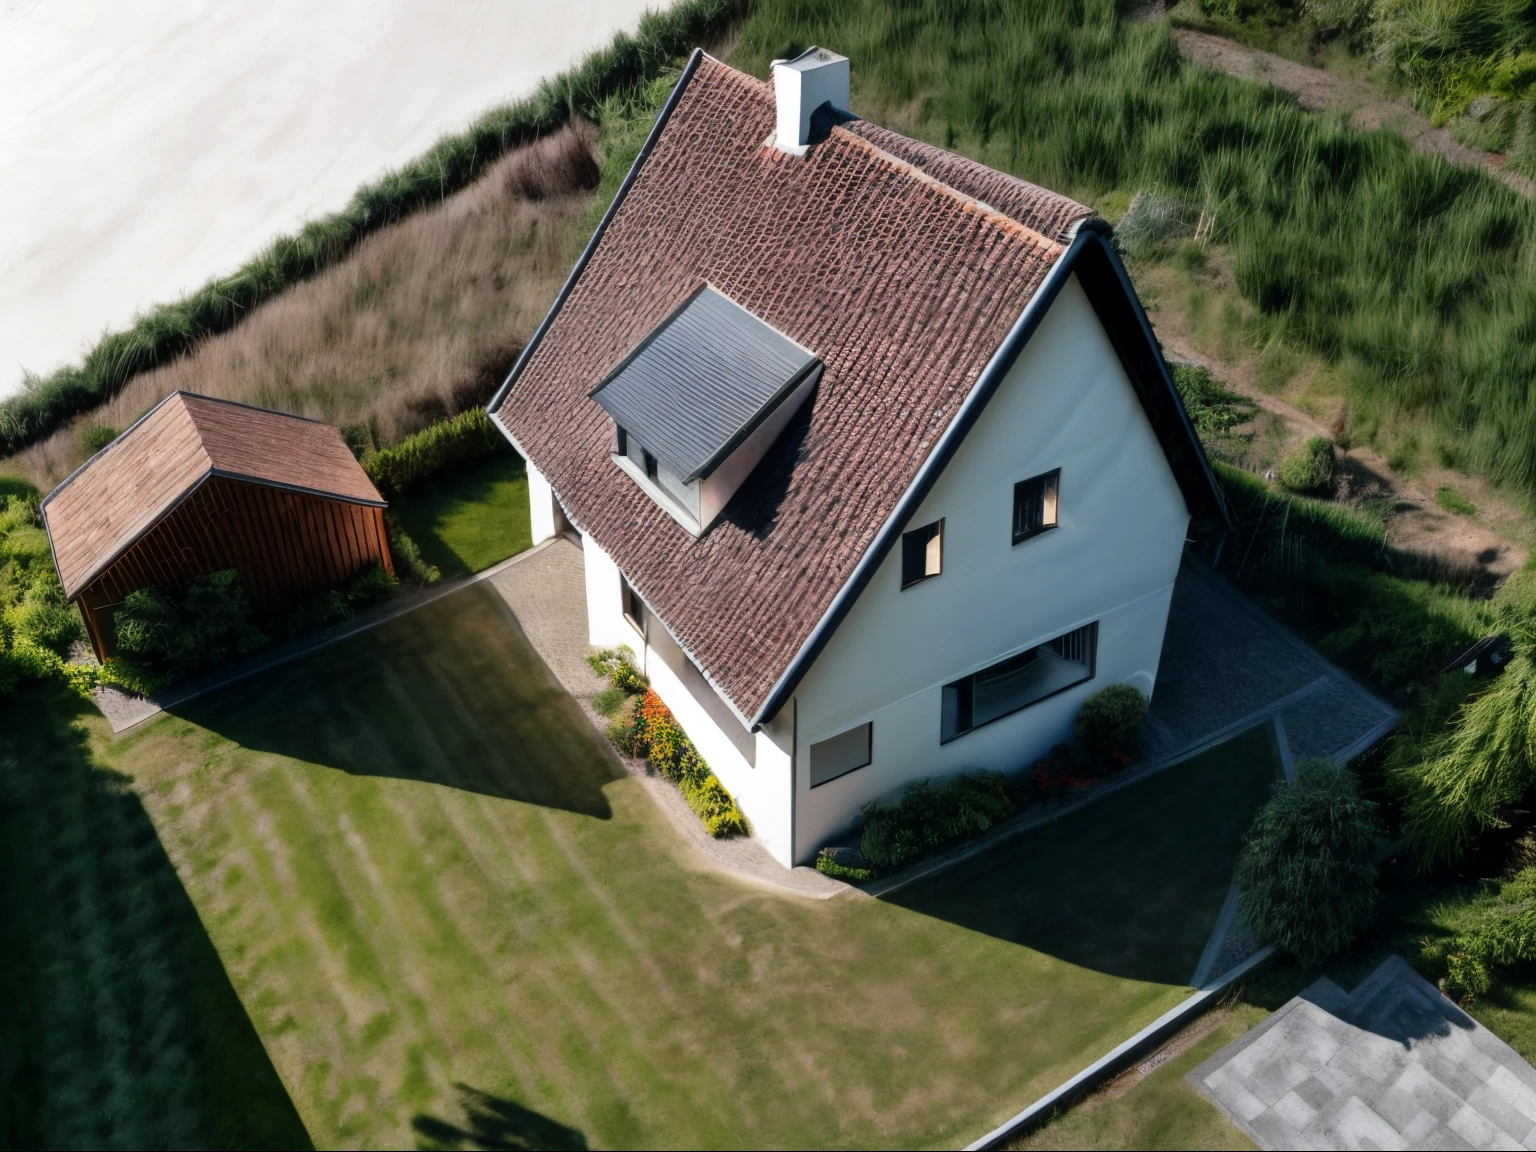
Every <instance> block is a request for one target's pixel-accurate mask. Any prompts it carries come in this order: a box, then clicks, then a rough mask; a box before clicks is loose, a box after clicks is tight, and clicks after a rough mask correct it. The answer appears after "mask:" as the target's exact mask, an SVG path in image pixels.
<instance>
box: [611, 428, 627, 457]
mask: <svg viewBox="0 0 1536 1152" xmlns="http://www.w3.org/2000/svg"><path fill="white" fill-rule="evenodd" d="M613 454H614V455H615V456H628V455H629V433H628V432H626V431H624V429H623V428H622V427H621V426H620V425H618V424H615V425H614V426H613Z"/></svg>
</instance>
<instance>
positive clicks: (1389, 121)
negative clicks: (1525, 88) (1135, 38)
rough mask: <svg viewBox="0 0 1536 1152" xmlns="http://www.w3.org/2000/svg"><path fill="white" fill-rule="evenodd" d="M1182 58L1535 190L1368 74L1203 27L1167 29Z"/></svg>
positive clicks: (1527, 191)
mask: <svg viewBox="0 0 1536 1152" xmlns="http://www.w3.org/2000/svg"><path fill="white" fill-rule="evenodd" d="M1171 31H1172V33H1173V39H1174V41H1175V42H1176V43H1177V44H1178V46H1179V51H1180V52H1181V53H1182V54H1183V56H1184V58H1185V59H1186V60H1188V61H1189V62H1190V63H1192V64H1198V65H1200V66H1201V67H1203V68H1211V69H1214V70H1215V71H1217V72H1225V73H1226V74H1227V75H1228V76H1237V77H1239V78H1241V79H1243V80H1256V81H1258V82H1259V83H1262V84H1272V85H1274V86H1275V87H1276V88H1279V89H1281V90H1282V91H1285V92H1289V93H1291V94H1292V95H1293V96H1295V97H1296V99H1297V101H1298V102H1299V103H1300V104H1301V106H1302V107H1303V108H1308V109H1311V110H1312V111H1314V112H1342V113H1345V114H1347V115H1348V116H1349V123H1350V126H1351V127H1353V128H1356V129H1359V130H1360V131H1362V132H1368V131H1372V130H1374V129H1377V128H1385V129H1387V130H1388V131H1392V132H1396V133H1398V134H1399V135H1400V136H1402V137H1403V139H1405V140H1407V141H1408V142H1409V143H1410V144H1412V145H1413V147H1414V148H1415V149H1417V150H1418V151H1420V152H1426V153H1428V154H1430V155H1432V156H1439V157H1441V158H1442V159H1444V160H1447V161H1449V162H1450V163H1452V164H1457V165H1460V166H1461V167H1463V168H1482V169H1484V170H1485V171H1487V172H1491V173H1492V174H1493V175H1495V176H1497V177H1498V178H1499V179H1500V180H1502V181H1504V183H1505V184H1507V185H1509V186H1510V187H1511V188H1513V189H1514V190H1515V191H1517V192H1519V193H1521V194H1522V195H1525V196H1536V181H1532V180H1528V179H1526V178H1525V177H1524V176H1521V175H1519V174H1518V173H1515V172H1511V171H1510V170H1509V169H1507V168H1505V167H1504V158H1503V157H1502V156H1498V155H1495V154H1494V153H1492V152H1484V151H1482V150H1481V149H1479V148H1469V147H1467V146H1466V145H1465V144H1463V143H1461V142H1460V141H1459V140H1457V139H1456V138H1455V137H1454V136H1452V135H1451V133H1450V132H1449V131H1448V130H1446V129H1444V128H1436V127H1435V126H1434V125H1433V124H1432V123H1430V121H1429V118H1428V117H1427V116H1425V115H1423V114H1422V113H1421V112H1418V111H1416V110H1414V109H1413V108H1412V107H1411V106H1409V105H1408V104H1405V103H1403V102H1402V101H1399V100H1393V99H1392V98H1391V97H1389V96H1385V95H1383V94H1382V93H1381V92H1380V91H1379V90H1378V89H1377V88H1376V87H1374V86H1373V85H1372V84H1371V83H1370V82H1369V81H1368V80H1362V79H1358V78H1356V77H1351V76H1340V75H1338V74H1337V73H1335V72H1329V71H1327V70H1326V69H1323V68H1314V67H1312V66H1310V65H1307V64H1298V63H1297V62H1296V61H1294V60H1287V59H1286V58H1285V57H1284V56H1277V55H1275V54H1274V53H1273V52H1265V51H1263V50H1262V49H1259V48H1250V47H1248V46H1247V45H1245V44H1238V43H1235V42H1233V41H1231V40H1227V39H1224V38H1223V37H1221V36H1213V35H1211V34H1210V33H1208V32H1196V31H1194V30H1193V29H1189V28H1174V29H1171Z"/></svg>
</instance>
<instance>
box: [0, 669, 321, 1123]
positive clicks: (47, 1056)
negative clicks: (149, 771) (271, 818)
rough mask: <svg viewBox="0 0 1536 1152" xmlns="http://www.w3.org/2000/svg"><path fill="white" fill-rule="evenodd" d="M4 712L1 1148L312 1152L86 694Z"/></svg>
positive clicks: (0, 739) (46, 694)
mask: <svg viewBox="0 0 1536 1152" xmlns="http://www.w3.org/2000/svg"><path fill="white" fill-rule="evenodd" d="M3 707H4V708H5V710H6V711H5V715H4V722H3V723H0V925H3V926H4V928H3V931H0V1038H3V1043H0V1147H9V1148H25V1147H60V1146H64V1147H87V1148H89V1147H96V1148H102V1147H178V1146H191V1147H222V1148H228V1147H246V1148H311V1147H313V1145H312V1144H311V1142H310V1140H309V1136H308V1134H307V1133H306V1132H305V1130H304V1125H303V1122H302V1121H301V1120H300V1119H299V1115H298V1112H297V1111H296V1110H295V1108H294V1106H293V1102H292V1101H291V1100H290V1098H289V1096H288V1093H287V1090H286V1089H285V1088H284V1086H283V1083H282V1081H281V1080H280V1079H279V1078H278V1075H277V1072H276V1070H275V1069H274V1068H273V1067H272V1063H271V1060H270V1059H269V1058H268V1057H267V1053H266V1050H265V1048H263V1046H262V1042H261V1038H260V1037H259V1036H258V1035H257V1033H256V1030H255V1028H254V1027H253V1026H252V1024H251V1021H250V1018H249V1017H248V1016H247V1015H246V1012H245V1008H244V1006H243V1005H242V1004H241V1002H240V999H239V996H238V995H237V994H236V992H235V990H234V988H233V986H232V985H231V984H230V982H229V977H228V975H227V974H226V972H225V971H224V966H223V963H222V962H221V960H220V958H219V955H218V952H217V951H216V950H215V948H214V946H213V943H212V941H211V940H210V939H209V938H208V935H207V932H206V930H205V929H204V927H203V924H202V921H201V919H200V918H199V916H198V913H197V910H196V908H194V907H193V905H192V901H191V900H190V899H189V897H188V896H187V892H186V890H185V888H183V887H182V884H181V881H180V878H179V877H178V876H177V874H176V870H175V868H174V866H173V865H172V864H171V861H170V859H169V857H168V856H167V855H166V852H165V848H164V847H163V845H162V844H161V842H160V839H159V837H158V835H157V834H156V831H155V827H154V825H153V824H152V823H151V821H150V819H149V815H148V813H146V812H145V810H144V807H143V805H142V803H141V802H140V801H139V798H138V796H137V795H135V794H134V793H133V792H132V791H131V790H130V789H129V788H128V787H127V784H128V782H127V781H126V780H125V779H124V778H123V777H121V776H120V775H118V774H116V773H114V772H110V771H107V770H105V769H103V768H102V767H101V766H100V765H99V764H97V762H96V761H95V759H94V757H93V755H92V752H91V749H90V746H89V743H88V738H87V733H86V730H85V729H84V728H83V727H82V726H81V725H80V724H79V723H78V721H79V720H80V718H81V717H82V715H83V714H84V713H86V712H87V710H88V709H89V705H88V704H86V703H85V702H84V701H83V700H81V699H80V698H79V697H78V696H75V695H74V694H73V693H71V692H69V691H68V690H66V689H65V688H64V687H63V686H62V685H59V684H56V683H45V684H41V685H36V686H33V687H30V688H28V689H26V690H25V691H24V692H23V693H22V695H20V696H19V697H17V698H15V699H12V700H8V701H6V702H5V703H4V705H3Z"/></svg>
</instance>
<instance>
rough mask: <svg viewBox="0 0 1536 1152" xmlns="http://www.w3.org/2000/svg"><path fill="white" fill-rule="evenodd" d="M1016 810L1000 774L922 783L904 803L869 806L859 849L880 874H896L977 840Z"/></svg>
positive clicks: (910, 790) (908, 792)
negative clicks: (937, 785)
mask: <svg viewBox="0 0 1536 1152" xmlns="http://www.w3.org/2000/svg"><path fill="white" fill-rule="evenodd" d="M1012 812H1013V801H1011V800H1010V799H1009V798H1008V792H1007V790H1006V789H1005V788H1004V786H1003V778H1002V776H1000V775H999V774H997V773H995V772H978V773H977V774H976V775H975V776H960V777H958V778H957V779H955V780H954V781H952V782H951V783H949V784H946V785H944V786H943V787H941V788H934V787H932V786H931V785H930V784H929V783H928V781H926V780H920V781H918V782H917V783H916V784H912V785H910V786H908V788H907V790H906V792H905V794H904V795H903V796H902V798H901V801H900V802H899V803H898V804H896V805H895V806H894V807H890V808H883V807H881V806H880V804H879V802H878V801H871V802H870V803H869V804H867V805H865V807H864V835H863V836H862V837H861V838H860V841H859V851H861V852H862V853H863V854H864V858H865V859H866V860H868V861H869V863H870V864H871V865H873V866H874V867H875V868H877V869H878V870H879V871H880V872H882V873H884V872H892V871H895V870H896V869H897V868H900V867H902V866H903V865H906V864H910V863H911V862H912V861H914V860H918V859H920V858H922V857H924V856H929V855H932V854H933V853H934V852H939V851H942V850H943V849H945V848H949V847H952V846H953V845H955V844H960V843H963V842H964V841H966V840H972V839H975V838H976V837H977V836H980V835H981V834H982V833H983V832H985V831H986V830H987V829H989V828H991V827H992V826H993V825H994V824H997V823H998V822H999V821H1001V820H1004V819H1006V818H1007V817H1008V816H1009V815H1010V814H1011V813H1012Z"/></svg>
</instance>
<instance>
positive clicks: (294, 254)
mask: <svg viewBox="0 0 1536 1152" xmlns="http://www.w3.org/2000/svg"><path fill="white" fill-rule="evenodd" d="M745 8H746V4H745V0H679V2H678V3H675V4H674V5H673V6H672V7H671V8H669V9H667V10H666V11H664V12H647V13H646V14H645V15H644V16H642V17H641V19H640V27H639V29H638V31H637V32H636V33H635V34H634V35H630V34H628V33H626V32H620V33H619V34H618V35H617V36H615V37H614V39H613V42H612V43H611V44H610V45H609V46H608V47H606V48H600V49H597V50H596V51H593V52H590V53H588V54H587V56H586V57H585V58H583V60H582V61H581V63H579V64H578V65H576V67H575V68H572V69H570V70H569V71H567V72H564V73H562V74H561V75H559V76H556V77H553V78H551V79H549V80H546V81H544V82H543V83H541V84H540V85H539V87H538V89H537V90H536V91H534V92H533V94H532V95H530V96H528V97H526V98H524V99H523V100H520V101H518V102H517V103H516V104H510V105H504V106H502V107H499V108H494V109H492V110H491V111H489V112H487V113H486V114H485V115H483V116H481V117H480V118H479V119H478V120H476V121H475V122H474V123H473V124H471V125H470V126H469V128H468V129H466V130H465V131H463V132H460V133H456V134H453V135H449V136H444V137H443V138H441V139H440V140H438V141H437V143H435V144H434V145H432V147H431V148H429V149H427V151H426V152H425V153H424V154H423V155H421V156H419V157H417V158H416V159H415V160H412V161H410V162H409V163H407V164H406V165H404V166H403V167H401V168H399V169H396V170H395V171H393V172H388V173H386V174H385V175H384V176H382V177H381V178H380V179H379V180H377V181H376V182H374V183H372V184H367V185H364V186H363V187H361V188H359V189H358V190H357V191H356V192H355V193H353V195H352V199H351V200H350V201H349V202H348V204H347V206H346V207H345V208H343V209H342V210H341V211H340V212H335V213H332V214H330V215H328V216H323V217H321V218H320V219H318V220H313V221H311V222H310V223H308V224H306V225H304V227H303V228H301V229H300V230H299V232H298V234H297V235H293V236H281V237H279V238H278V239H276V240H274V241H273V242H272V243H271V244H269V245H268V246H267V247H266V248H265V249H264V250H262V252H260V253H259V254H258V255H257V256H256V257H255V258H254V259H253V260H251V261H250V262H249V263H247V264H246V265H244V266H243V267H242V268H240V269H238V270H237V271H236V272H234V273H232V274H231V275H229V276H225V277H222V278H220V279H218V280H214V281H211V282H210V283H208V284H206V285H204V286H203V287H202V288H199V289H198V290H197V291H195V292H193V293H192V294H191V295H189V296H186V297H184V298H183V299H181V300H179V301H177V302H176V303H174V304H165V305H161V306H160V307H158V308H154V309H152V310H151V311H150V312H149V313H147V314H146V315H144V316H141V317H140V318H139V319H138V320H137V321H136V322H135V324H134V326H133V327H132V328H130V329H128V330H127V331H124V332H113V333H111V334H109V335H107V336H104V337H103V338H102V339H101V341H100V342H99V343H97V345H96V346H95V347H94V348H92V349H91V351H90V352H89V353H87V355H86V357H85V360H84V361H83V362H82V363H80V364H79V365H70V366H68V367H65V368H60V369H59V370H58V371H56V372H54V373H52V374H51V375H49V376H47V377H38V376H34V375H30V374H28V375H26V376H24V377H23V387H22V390H21V392H20V393H18V394H17V395H15V396H11V397H8V398H7V399H5V400H4V401H0V456H8V455H11V454H12V453H14V452H17V451H19V450H20V449H22V448H24V447H26V446H27V445H28V444H31V443H33V442H35V441H37V440H40V439H42V438H43V437H45V436H47V435H49V434H50V433H51V432H53V431H54V430H55V429H56V428H59V427H61V426H62V425H63V424H65V423H66V422H67V421H68V420H70V419H71V418H72V417H74V416H75V415H77V414H79V413H81V412H84V411H86V410H88V409H90V408H93V407H95V406H97V405H99V404H101V403H102V402H103V401H105V400H108V399H110V398H111V397H112V396H115V395H116V394H117V393H118V391H119V390H120V389H121V388H122V386H123V384H124V383H126V382H127V381H128V380H129V379H131V378H132V377H133V376H135V375H136V374H138V373H140V372H144V371H147V370H149V369H151V368H154V367H155V366H157V365H160V364H164V363H166V362H168V361H170V360H173V359H175V358H176V357H177V356H180V355H181V354H183V353H184V352H186V351H187V350H188V349H189V348H191V347H192V346H193V345H194V344H196V343H197V341H199V340H201V339H203V338H204V337H207V336H210V335H213V334H215V333H218V332H223V331H226V330H228V329H229V328H232V327H234V325H235V324H237V323H238V322H239V321H240V320H241V318H243V317H244V316H245V315H246V314H248V313H249V312H250V311H251V310H252V309H254V308H255V307H256V306H257V305H259V304H260V303H261V302H262V301H264V300H270V299H271V298H272V297H274V296H276V295H277V294H278V293H279V292H282V291H283V290H284V289H285V288H287V287H289V286H290V285H292V284H294V283H296V282H298V281H301V280H305V279H308V278H309V277H311V276H313V275H315V274H316V273H318V272H320V271H321V270H323V269H325V268H328V267H330V266H331V265H333V264H335V263H336V262H337V261H339V260H341V259H342V258H343V257H345V256H346V255H347V254H348V253H349V252H351V251H352V249H353V248H354V247H355V246H356V245H357V243H358V242H359V241H360V240H362V239H363V238H364V237H365V236H367V235H369V234H370V233H372V232H376V231H377V230H378V229H380V228H382V227H385V226H386V225H389V224H392V223H394V222H395V221H397V220H400V219H402V218H403V217H405V216H408V215H410V214H411V213H413V212H415V211H418V210H419V209H421V208H425V207H428V206H430V205H432V204H437V203H439V202H441V201H442V200H443V199H444V198H445V197H447V196H449V195H451V194H452V193H454V192H457V191H458V190H459V189H460V188H463V187H465V186H466V185H468V184H470V183H471V182H472V181H474V180H475V179H476V178H477V177H478V176H479V175H480V174H481V173H483V172H484V171H485V170H486V168H488V167H489V166H490V165H492V164H494V163H495V162H496V161H497V160H498V159H499V158H500V157H501V156H503V155H504V154H505V153H506V152H508V151H509V150H511V149H513V148H515V147H518V146H519V145H521V144H525V143H528V142H529V141H532V140H535V139H537V138H539V137H540V136H545V135H548V134H549V133H551V132H553V131H555V130H556V129H558V128H559V127H560V126H561V125H563V124H564V123H566V121H567V120H569V119H570V118H571V117H572V116H573V115H574V116H585V117H588V118H592V117H594V116H595V115H596V114H597V112H598V110H599V109H600V108H601V106H602V103H603V101H604V100H606V99H608V98H609V97H611V96H613V95H614V94H615V93H621V92H624V91H626V90H628V89H631V88H635V87H637V86H639V85H641V84H643V83H644V82H645V81H647V80H648V79H649V78H651V77H653V76H655V75H657V74H659V73H660V72H661V71H663V70H664V69H666V68H668V67H671V66H672V65H673V62H674V61H675V60H676V59H677V58H678V57H679V56H682V55H684V54H686V53H687V52H688V51H690V50H691V49H692V48H693V47H694V46H695V45H696V44H699V43H701V42H705V41H708V40H710V39H712V38H713V37H715V36H717V35H719V34H721V33H723V32H724V31H726V30H727V29H728V28H729V27H730V26H731V25H732V24H734V23H735V22H736V21H737V20H738V19H739V18H740V16H741V15H742V13H743V11H744V10H745Z"/></svg>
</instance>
